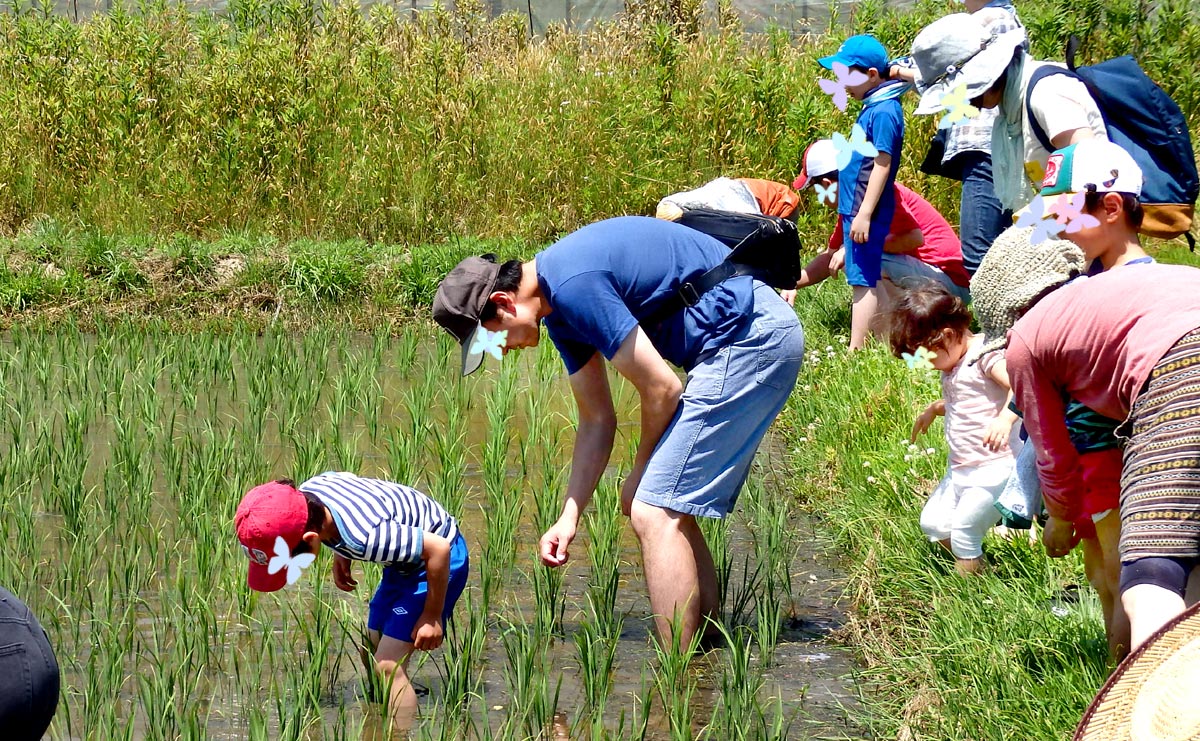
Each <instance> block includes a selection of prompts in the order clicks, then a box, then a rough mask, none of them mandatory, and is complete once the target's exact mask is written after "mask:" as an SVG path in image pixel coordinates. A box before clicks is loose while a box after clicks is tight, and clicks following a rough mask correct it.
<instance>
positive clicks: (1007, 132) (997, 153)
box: [992, 52, 1032, 211]
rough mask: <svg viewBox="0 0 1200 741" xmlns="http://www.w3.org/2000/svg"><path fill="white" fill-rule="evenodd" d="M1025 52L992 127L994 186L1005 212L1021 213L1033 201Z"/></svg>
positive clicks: (1011, 73)
mask: <svg viewBox="0 0 1200 741" xmlns="http://www.w3.org/2000/svg"><path fill="white" fill-rule="evenodd" d="M1026 57H1027V55H1026V54H1025V53H1023V52H1022V53H1021V54H1018V55H1017V56H1016V57H1015V58H1014V59H1013V61H1012V63H1010V64H1009V65H1008V79H1007V80H1006V81H1005V84H1004V95H1003V97H1002V98H1001V99H1000V111H999V113H1000V115H999V116H998V117H997V118H996V123H995V124H994V125H993V126H992V184H993V186H994V187H995V190H996V198H997V199H998V200H999V201H1000V204H1001V205H1002V206H1004V208H1005V209H1009V210H1012V211H1017V210H1018V209H1020V208H1022V207H1023V206H1025V205H1026V204H1027V203H1029V201H1030V200H1032V194H1031V193H1030V189H1029V186H1028V185H1027V184H1026V182H1025V139H1024V137H1023V135H1022V134H1023V132H1022V129H1023V127H1024V121H1025V99H1024V96H1023V95H1022V91H1023V89H1024V87H1025V86H1024V84H1022V83H1023V81H1024V77H1025V74H1024V72H1025V59H1026Z"/></svg>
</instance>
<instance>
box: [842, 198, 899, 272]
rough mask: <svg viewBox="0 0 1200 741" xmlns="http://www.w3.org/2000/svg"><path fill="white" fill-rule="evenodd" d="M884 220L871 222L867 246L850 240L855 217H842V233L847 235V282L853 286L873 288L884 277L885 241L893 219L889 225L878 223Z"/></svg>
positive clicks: (889, 221)
mask: <svg viewBox="0 0 1200 741" xmlns="http://www.w3.org/2000/svg"><path fill="white" fill-rule="evenodd" d="M880 221H882V219H872V220H871V236H870V239H868V240H867V242H866V244H858V243H857V242H855V241H854V240H852V239H850V225H851V224H852V223H854V217H853V216H843V217H842V233H843V234H845V235H846V242H845V244H846V266H845V268H844V270H845V271H846V282H847V283H849V284H850V285H852V286H864V287H866V288H873V287H874V286H875V284H876V283H878V282H879V279H880V277H882V270H883V240H885V239H887V235H888V226H889V225H890V224H891V219H888V223H887V224H880V223H877V222H880Z"/></svg>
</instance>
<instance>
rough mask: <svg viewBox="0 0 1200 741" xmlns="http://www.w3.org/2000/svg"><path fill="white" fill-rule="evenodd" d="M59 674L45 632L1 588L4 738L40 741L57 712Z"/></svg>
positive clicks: (0, 683)
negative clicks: (35, 740)
mask: <svg viewBox="0 0 1200 741" xmlns="http://www.w3.org/2000/svg"><path fill="white" fill-rule="evenodd" d="M58 690H59V673H58V661H57V660H56V659H55V658H54V649H52V648H51V647H50V641H49V640H47V638H46V631H44V630H42V626H41V625H39V624H38V621H37V619H36V618H34V617H33V613H31V612H30V611H29V608H28V607H26V606H25V603H24V602H22V601H21V600H19V599H17V598H16V597H14V596H13V595H12V594H11V593H10V592H9V591H8V590H7V589H5V588H3V587H0V728H3V729H4V738H21V739H24V738H41V737H42V735H43V734H44V733H45V732H46V729H47V728H49V727H50V721H51V719H53V718H54V711H55V710H56V709H57V708H58Z"/></svg>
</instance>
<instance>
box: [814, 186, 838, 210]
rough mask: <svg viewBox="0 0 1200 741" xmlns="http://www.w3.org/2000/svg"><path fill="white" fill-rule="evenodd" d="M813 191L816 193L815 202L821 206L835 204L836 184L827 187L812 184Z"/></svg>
mask: <svg viewBox="0 0 1200 741" xmlns="http://www.w3.org/2000/svg"><path fill="white" fill-rule="evenodd" d="M813 190H815V191H816V192H817V201H818V202H820V203H821V204H822V205H824V204H825V203H826V202H828V203H829V204H830V205H833V204H835V203H837V183H830V184H829V185H821V184H820V183H813Z"/></svg>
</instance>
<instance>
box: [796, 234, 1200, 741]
mask: <svg viewBox="0 0 1200 741" xmlns="http://www.w3.org/2000/svg"><path fill="white" fill-rule="evenodd" d="M1157 258H1158V259H1159V260H1161V261H1165V262H1175V263H1187V264H1193V265H1196V264H1200V261H1198V260H1197V259H1196V256H1195V255H1193V254H1190V253H1188V252H1187V251H1186V249H1183V248H1168V249H1164V250H1162V251H1161V252H1159V253H1158V254H1157ZM802 298H803V299H804V300H803V301H802V302H800V303H799V305H798V310H799V313H800V315H801V318H802V321H803V323H804V327H805V331H806V334H807V335H808V345H809V347H810V348H818V349H819V348H824V347H825V346H826V345H828V344H832V345H834V346H837V345H838V344H839V341H840V340H844V337H838V336H837V335H838V334H839V333H840V334H843V335H844V333H845V332H846V327H848V324H849V322H848V309H847V306H848V296H847V294H846V290H845V286H844V285H836V286H835V285H822V286H821V287H819V288H818V290H816V291H810V292H809V293H808V294H807V295H804V294H803V293H802ZM940 393H941V390H940V386H939V385H938V376H937V374H936V373H932V372H931V373H914V372H911V371H908V370H907V368H906V366H905V364H904V363H903V362H902V361H899V360H896V359H893V358H891V357H890V356H889V355H888V354H887V352H886V350H885V349H884V348H883V347H881V346H878V345H876V346H873V347H872V348H870V349H868V350H867V351H865V352H863V353H861V354H859V355H854V356H848V355H838V356H836V357H832V358H830V357H823V358H822V359H820V360H819V362H818V363H812V362H810V363H809V364H808V365H807V366H806V368H805V370H804V372H803V374H802V377H801V379H800V382H799V386H798V388H797V391H796V393H794V394H793V395H792V398H791V399H790V401H789V404H788V408H787V410H786V412H785V414H784V415H783V417H782V419H783V420H784V421H785V423H786V424H785V429H786V430H787V431H788V447H789V449H790V450H791V453H792V460H793V464H794V470H795V483H794V486H795V490H796V492H797V494H798V496H799V497H800V498H801V500H802V501H803V502H804V503H805V505H806V506H807V508H808V509H810V510H811V511H813V512H815V513H818V514H819V515H820V516H821V517H822V518H823V520H824V522H825V523H826V525H827V526H828V527H829V528H830V530H831V534H832V535H833V537H834V539H835V542H837V543H838V544H839V545H840V546H841V547H842V548H843V549H845V552H846V554H847V558H846V559H845V560H844V563H845V564H846V568H847V570H848V572H849V573H848V575H849V577H850V586H849V590H848V591H849V595H848V596H849V597H850V598H851V599H852V601H853V605H854V611H853V614H852V619H851V621H850V623H849V625H848V626H847V629H846V639H847V640H848V641H849V642H850V643H851V644H852V645H854V646H855V647H856V649H857V650H858V652H859V654H860V656H861V658H862V661H863V664H864V667H865V668H864V673H863V678H864V679H865V680H866V681H865V683H864V692H865V693H866V696H867V701H868V705H869V708H870V712H871V713H873V717H871V718H868V719H866V720H865V721H864V722H865V724H866V725H867V726H868V727H869V728H871V730H872V732H873V733H874V734H876V737H878V738H885V739H902V740H903V741H911V740H913V739H1046V740H1047V741H1050V740H1051V739H1062V738H1067V737H1069V735H1070V733H1071V731H1072V730H1073V729H1074V727H1075V725H1076V724H1077V723H1078V722H1079V719H1080V717H1081V716H1082V715H1083V711H1084V709H1085V708H1086V707H1087V704H1088V703H1089V702H1090V701H1091V699H1092V697H1093V696H1094V695H1095V693H1096V691H1097V690H1098V689H1099V687H1100V685H1101V684H1102V683H1103V681H1104V678H1105V677H1106V676H1107V675H1108V673H1109V671H1110V670H1111V668H1112V667H1111V666H1110V665H1109V664H1108V649H1107V644H1106V642H1105V638H1104V628H1103V624H1102V619H1101V615H1100V608H1099V603H1098V602H1097V601H1096V599H1095V596H1094V594H1092V593H1091V591H1090V588H1089V587H1088V586H1087V580H1086V578H1085V576H1084V573H1083V561H1082V557H1081V555H1080V553H1079V551H1078V550H1076V551H1075V552H1074V553H1073V554H1072V555H1071V556H1070V557H1068V558H1066V559H1061V560H1051V559H1048V558H1046V556H1045V553H1044V551H1043V549H1042V548H1041V546H1040V544H1038V545H1036V546H1033V545H1031V544H1030V543H1029V542H1028V541H1027V540H1025V539H1017V540H1015V541H1013V542H1008V541H1004V540H1000V539H998V538H995V537H991V536H989V539H988V541H987V542H986V543H985V545H984V549H985V552H986V553H987V554H988V556H989V560H990V562H991V564H990V569H989V571H988V573H987V574H986V575H985V576H983V577H981V578H975V579H963V578H962V577H959V576H958V575H957V574H956V573H955V571H954V565H953V560H952V559H951V558H949V557H948V556H947V555H946V554H944V553H942V552H941V549H940V548H938V547H936V546H933V545H931V544H929V543H928V542H927V541H926V540H925V538H924V536H923V534H922V533H921V530H920V527H919V525H918V516H919V513H920V509H921V506H922V505H923V504H924V501H925V498H926V497H928V495H929V493H930V492H931V491H932V490H933V487H934V486H935V485H936V483H937V481H938V479H940V478H941V476H942V475H943V474H944V472H945V456H946V449H945V443H944V438H943V436H942V434H941V426H940V424H935V426H934V428H932V429H931V430H930V431H929V432H928V433H926V434H925V436H923V437H922V438H921V439H920V440H918V441H917V444H916V445H910V444H909V441H908V435H909V431H910V429H911V426H912V420H913V419H914V418H915V416H916V414H917V413H918V412H919V411H920V410H921V409H922V408H923V407H924V406H925V405H926V404H928V403H929V402H930V401H932V400H933V399H935V398H937V397H938V396H939V395H940ZM1076 587H1078V590H1076Z"/></svg>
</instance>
